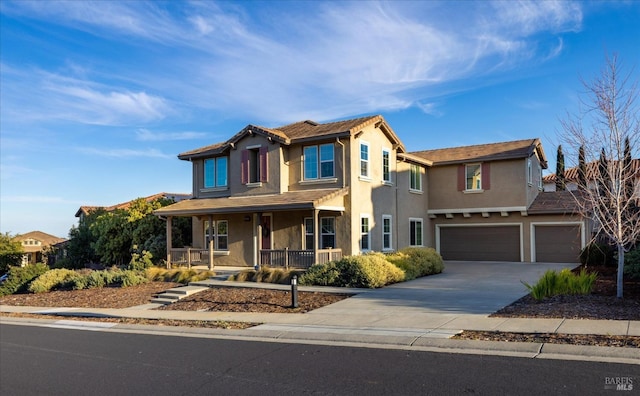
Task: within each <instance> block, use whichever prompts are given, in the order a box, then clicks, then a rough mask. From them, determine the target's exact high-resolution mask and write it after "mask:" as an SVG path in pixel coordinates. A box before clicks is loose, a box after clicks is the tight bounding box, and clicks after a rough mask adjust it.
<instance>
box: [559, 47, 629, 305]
mask: <svg viewBox="0 0 640 396" xmlns="http://www.w3.org/2000/svg"><path fill="white" fill-rule="evenodd" d="M583 85H584V87H585V88H586V90H587V92H586V100H583V101H582V104H583V105H584V106H585V109H584V111H582V112H581V113H580V114H579V115H578V116H572V115H568V116H567V118H566V119H565V120H563V121H561V125H562V129H563V134H562V136H561V139H562V140H563V142H566V143H567V144H568V145H569V147H574V148H578V147H580V149H579V152H584V154H582V156H581V157H582V158H585V157H586V158H587V159H589V160H590V161H591V160H595V158H596V157H597V156H598V153H599V156H600V161H599V165H598V170H599V171H598V172H593V178H594V180H593V182H594V183H595V186H596V187H595V188H594V189H592V188H589V186H588V184H587V182H586V180H585V183H584V185H585V186H587V188H584V189H581V190H582V191H580V193H576V194H575V195H574V197H575V198H576V202H577V204H578V205H579V206H580V208H581V212H582V214H583V216H585V217H591V218H592V219H593V220H594V221H595V223H596V225H597V227H599V229H598V231H599V233H601V234H602V235H604V236H605V237H607V238H608V239H609V240H610V241H611V242H612V243H613V244H614V245H615V246H616V248H617V253H618V274H617V297H618V298H622V296H623V290H622V288H623V270H624V253H625V251H626V250H627V249H629V248H630V247H631V246H632V245H633V244H634V243H635V242H636V241H637V239H638V237H640V213H639V212H638V211H634V210H632V208H633V206H634V201H633V199H632V198H631V196H630V195H629V194H628V193H627V190H628V189H627V188H626V186H627V185H629V183H632V182H633V180H630V179H631V178H635V177H638V175H634V174H633V173H632V172H630V171H629V170H628V168H626V167H625V165H624V163H625V161H624V158H625V151H627V152H628V153H629V154H627V155H630V154H632V153H633V151H634V149H635V147H634V146H633V145H634V144H638V142H639V141H640V120H639V118H638V107H637V103H636V99H637V95H638V90H637V82H633V81H631V74H621V70H620V65H619V62H618V59H617V56H616V55H613V56H612V57H607V58H606V64H605V67H604V68H603V69H602V71H601V73H600V75H598V76H597V77H595V78H594V79H593V80H592V81H590V82H586V81H584V80H583ZM626 142H628V148H626V147H627V143H626ZM583 161H584V160H583ZM589 181H591V180H589ZM579 184H582V182H580V183H579Z"/></svg>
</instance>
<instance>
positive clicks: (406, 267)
mask: <svg viewBox="0 0 640 396" xmlns="http://www.w3.org/2000/svg"><path fill="white" fill-rule="evenodd" d="M386 259H387V260H388V261H389V262H391V263H393V264H394V265H395V266H397V267H398V268H400V269H401V270H403V271H404V273H405V280H412V279H415V278H418V277H421V276H427V275H433V274H439V273H441V272H442V271H443V270H444V262H443V261H442V256H440V254H439V253H438V252H436V250H435V249H433V248H418V247H408V248H404V249H401V250H400V251H398V252H396V253H393V254H389V255H387V256H386Z"/></svg>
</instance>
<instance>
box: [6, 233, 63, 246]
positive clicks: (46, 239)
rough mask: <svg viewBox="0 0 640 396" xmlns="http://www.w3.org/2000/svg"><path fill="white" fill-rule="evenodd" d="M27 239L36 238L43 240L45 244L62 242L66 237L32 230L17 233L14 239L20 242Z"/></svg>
mask: <svg viewBox="0 0 640 396" xmlns="http://www.w3.org/2000/svg"><path fill="white" fill-rule="evenodd" d="M27 239H34V240H37V241H40V242H42V245H43V246H49V245H54V244H56V243H60V242H62V241H64V240H65V239H64V238H59V237H57V236H55V235H51V234H47V233H46V232H42V231H30V232H27V233H25V234H20V235H16V236H15V237H14V238H13V240H14V241H18V242H21V241H24V240H27Z"/></svg>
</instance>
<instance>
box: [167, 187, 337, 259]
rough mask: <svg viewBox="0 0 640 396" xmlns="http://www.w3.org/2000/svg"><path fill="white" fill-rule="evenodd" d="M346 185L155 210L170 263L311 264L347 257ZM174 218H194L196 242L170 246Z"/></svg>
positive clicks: (208, 200) (193, 201) (200, 201)
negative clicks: (341, 232)
mask: <svg viewBox="0 0 640 396" xmlns="http://www.w3.org/2000/svg"><path fill="white" fill-rule="evenodd" d="M347 193H348V189H347V188H342V189H326V190H308V191H294V192H286V193H282V194H269V195H247V196H240V197H222V198H205V199H191V200H185V201H181V202H178V203H176V204H173V205H170V206H167V207H164V208H161V209H159V210H157V211H156V212H155V214H156V215H157V216H160V217H162V218H164V219H166V222H167V226H166V230H167V259H166V261H167V267H168V268H171V267H172V266H187V267H191V266H207V267H208V268H209V269H213V268H214V267H216V266H218V267H220V266H223V267H224V266H240V267H243V266H244V267H254V268H258V267H260V266H270V267H282V268H308V267H310V266H311V265H313V264H316V263H326V262H329V261H334V260H338V259H340V258H341V257H342V252H343V249H342V247H341V246H338V245H339V241H340V240H339V238H337V236H336V233H337V232H336V231H337V228H338V223H341V222H343V221H344V220H343V219H342V218H343V216H342V215H343V213H344V211H345V208H344V197H345V195H346V194H347ZM174 217H191V218H192V219H193V230H192V232H193V246H191V247H184V248H174V247H173V246H171V240H172V235H171V228H172V227H171V224H172V220H173V218H174Z"/></svg>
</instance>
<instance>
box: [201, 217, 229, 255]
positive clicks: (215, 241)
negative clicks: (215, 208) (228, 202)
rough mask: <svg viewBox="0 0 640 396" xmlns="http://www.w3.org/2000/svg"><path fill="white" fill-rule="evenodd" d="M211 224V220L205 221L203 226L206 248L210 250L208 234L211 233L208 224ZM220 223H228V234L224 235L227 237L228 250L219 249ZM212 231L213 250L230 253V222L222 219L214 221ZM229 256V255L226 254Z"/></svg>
mask: <svg viewBox="0 0 640 396" xmlns="http://www.w3.org/2000/svg"><path fill="white" fill-rule="evenodd" d="M208 222H209V220H205V221H204V222H203V226H204V232H203V236H204V245H205V246H204V248H205V249H208V248H209V244H208V243H207V233H208V232H209V227H208V226H207V223H208ZM218 222H226V223H227V233H226V234H224V235H225V236H226V237H227V249H219V248H218V236H219V234H218ZM212 231H213V250H214V251H216V252H223V253H224V252H229V220H226V219H221V220H213V227H212ZM225 254H227V253H225Z"/></svg>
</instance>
